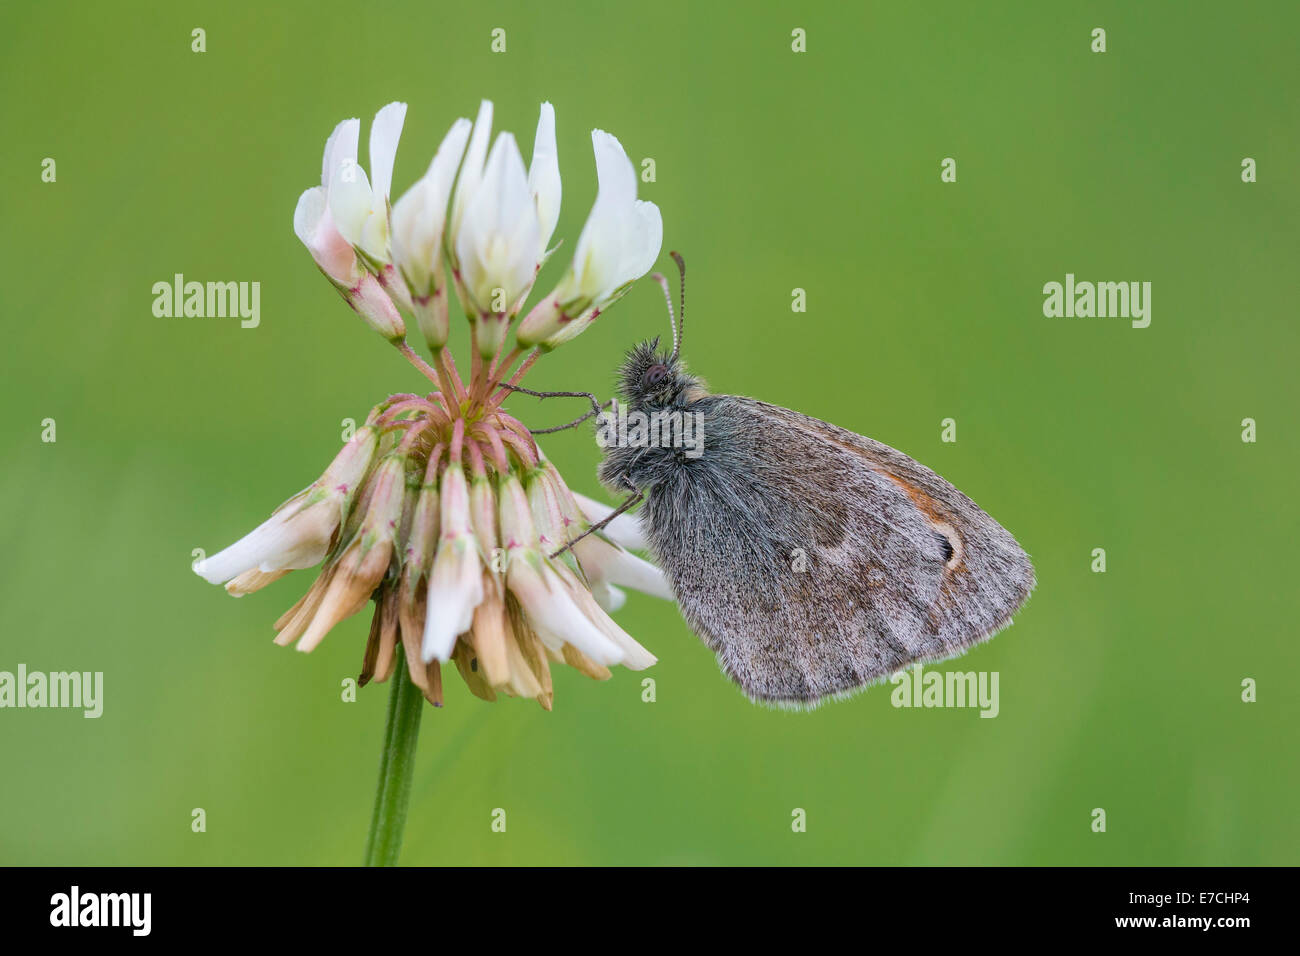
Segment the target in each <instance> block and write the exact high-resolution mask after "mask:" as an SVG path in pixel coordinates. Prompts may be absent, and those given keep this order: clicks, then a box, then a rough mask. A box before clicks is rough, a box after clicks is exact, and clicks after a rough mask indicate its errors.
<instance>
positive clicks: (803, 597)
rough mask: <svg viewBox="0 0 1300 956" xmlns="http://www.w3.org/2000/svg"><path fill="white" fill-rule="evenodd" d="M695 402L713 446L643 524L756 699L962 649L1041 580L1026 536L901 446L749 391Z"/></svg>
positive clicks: (838, 686)
mask: <svg viewBox="0 0 1300 956" xmlns="http://www.w3.org/2000/svg"><path fill="white" fill-rule="evenodd" d="M696 404H697V405H698V406H699V408H700V409H701V410H703V411H704V413H705V416H706V417H705V432H704V435H705V440H704V454H703V455H702V456H701V457H700V458H699V459H697V460H696V461H693V462H687V463H686V466H685V467H683V468H682V469H680V471H679V473H678V474H677V475H675V476H674V477H673V479H672V480H670V481H665V482H663V483H662V484H659V485H656V486H655V487H654V488H653V489H651V491H650V493H649V495H648V498H647V505H646V524H647V528H648V531H649V533H650V539H651V543H652V545H653V546H654V549H655V551H656V552H657V554H658V556H659V559H660V562H661V564H662V565H663V567H664V570H665V572H666V573H667V575H668V577H669V580H670V581H671V583H672V585H673V588H674V591H675V593H676V595H677V598H678V603H679V605H680V606H681V608H682V613H683V615H684V616H685V618H686V620H687V622H688V623H689V624H690V625H691V626H692V628H693V629H694V630H695V631H696V633H698V634H699V635H700V637H701V638H702V639H703V640H704V641H705V642H706V643H707V644H708V645H709V647H711V648H712V649H713V650H714V651H715V652H716V653H717V655H718V659H719V663H720V664H721V666H722V669H723V671H724V672H725V673H726V674H727V675H728V676H729V677H730V678H732V679H733V680H734V681H736V682H737V683H738V684H739V685H740V686H741V688H743V689H744V691H745V692H746V693H747V694H749V696H750V697H752V698H754V699H756V700H761V701H765V702H769V703H777V704H788V705H796V706H797V705H805V704H810V703H814V702H816V701H818V700H820V699H821V698H824V697H827V696H832V695H838V694H845V693H848V692H851V691H853V690H856V689H858V688H861V687H863V686H865V685H867V684H870V683H873V682H875V681H878V680H880V679H882V678H884V677H887V676H889V675H890V674H892V673H894V672H896V671H898V670H900V669H902V668H904V667H906V666H907V665H909V664H911V663H913V662H915V661H934V660H941V659H943V658H947V657H951V656H953V655H956V654H959V653H961V652H962V651H964V650H965V649H966V648H968V647H970V646H971V645H973V644H976V643H978V642H980V641H982V640H985V639H986V638H988V637H990V636H992V635H993V634H994V633H996V632H997V631H998V630H999V629H1000V628H1002V627H1003V626H1005V625H1006V624H1007V623H1008V622H1009V621H1010V619H1011V615H1012V614H1013V613H1015V611H1016V610H1017V609H1018V608H1019V607H1020V606H1021V605H1022V604H1023V603H1024V601H1025V599H1026V597H1028V595H1029V592H1030V591H1031V590H1032V588H1033V586H1034V572H1033V567H1032V566H1031V565H1030V563H1029V559H1028V557H1027V556H1026V555H1025V552H1024V551H1023V550H1022V549H1021V547H1020V546H1019V545H1018V544H1017V543H1016V541H1015V539H1014V538H1013V537H1012V536H1011V535H1010V534H1009V533H1008V532H1007V531H1006V530H1005V529H1004V528H1002V526H1001V525H999V524H998V523H997V522H996V521H994V520H993V519H992V518H990V517H989V516H988V515H987V514H985V513H984V512H983V511H982V510H981V509H980V508H979V506H977V505H976V504H975V503H974V502H973V501H971V500H970V499H969V498H967V497H966V496H965V495H964V494H962V493H961V492H960V491H958V490H957V489H956V488H954V487H953V486H952V485H951V484H949V483H948V482H947V481H945V480H944V479H942V478H940V477H939V476H938V475H936V474H935V473H934V472H932V471H930V470H929V469H928V468H926V467H925V466H924V465H921V464H919V463H918V462H916V461H913V460H912V459H911V458H909V457H907V456H906V455H904V454H902V453H901V452H898V451H895V450H894V449H893V448H890V447H888V446H887V445H882V444H881V443H879V442H876V441H872V440H871V439H870V438H864V437H863V436H861V435H857V434H854V433H853V432H850V431H847V430H845V429H843V428H838V427H836V426H834V425H830V424H827V423H826V422H823V421H819V420H818V419H815V418H810V417H808V416H806V415H801V414H799V413H798V412H794V411H790V410H789V409H785V408H781V407H779V406H776V405H769V404H767V403H764V402H758V401H755V400H753V399H747V398H739V397H735V396H708V397H707V398H703V399H701V400H700V401H699V402H698V403H696Z"/></svg>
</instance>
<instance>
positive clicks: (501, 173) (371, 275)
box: [195, 100, 671, 710]
mask: <svg viewBox="0 0 1300 956" xmlns="http://www.w3.org/2000/svg"><path fill="white" fill-rule="evenodd" d="M492 114H493V109H492V104H491V103H490V102H488V101H486V100H485V101H483V102H482V103H481V105H480V107H479V111H478V116H477V119H476V120H475V122H474V123H473V124H471V123H470V122H469V121H468V120H466V119H460V120H457V121H456V122H454V123H453V124H452V125H451V127H450V128H449V129H448V131H447V134H446V135H445V136H444V137H443V140H442V142H441V144H440V145H439V147H438V150H437V153H436V154H435V156H434V157H433V160H432V162H431V163H430V164H429V166H428V168H427V170H426V171H425V173H424V175H423V176H421V177H420V178H419V179H418V180H417V181H416V183H415V184H414V185H413V186H411V188H410V189H409V190H407V191H406V193H405V194H404V195H403V196H402V197H401V198H400V199H399V200H398V201H397V202H396V204H391V203H390V198H389V197H390V192H391V188H392V175H393V168H394V161H395V154H396V149H397V144H398V141H399V139H400V136H401V132H402V127H403V124H404V121H405V116H406V106H405V104H403V103H390V104H389V105H387V106H385V107H384V108H383V109H381V110H380V111H379V113H378V114H377V115H376V117H375V121H374V123H373V124H372V127H371V131H370V155H369V159H370V170H369V176H368V177H367V175H366V172H365V171H364V170H362V169H361V167H360V166H359V165H358V164H357V144H358V139H359V136H360V123H359V122H358V121H357V120H356V119H349V120H345V121H344V122H342V123H340V124H339V125H338V126H337V127H336V128H335V129H334V132H333V133H332V134H331V136H330V137H329V140H328V141H327V142H326V146H325V152H324V157H323V159H322V170H321V185H320V186H315V187H312V188H311V189H308V190H307V191H306V192H304V193H303V194H302V196H301V198H300V199H299V201H298V206H297V209H296V210H295V215H294V229H295V232H296V233H297V235H298V237H299V238H300V239H301V240H302V242H303V243H304V244H305V245H306V246H307V248H308V250H309V251H310V252H311V255H312V257H313V259H314V260H315V261H316V263H317V265H318V266H319V267H320V269H321V271H322V272H324V273H325V275H326V276H327V277H328V278H329V279H330V281H331V282H332V283H333V284H334V285H335V287H336V288H337V289H338V290H339V291H340V293H342V295H343V297H344V299H345V300H346V301H347V302H348V303H349V305H351V306H352V307H353V309H355V310H356V311H357V312H358V314H360V315H361V316H362V318H364V319H365V320H366V321H367V322H368V323H369V324H370V325H371V326H372V327H374V328H375V329H376V330H377V331H379V332H381V334H383V335H384V336H385V337H386V338H388V339H389V340H390V341H392V342H393V344H394V345H396V346H397V347H398V348H399V349H401V350H402V353H403V355H405V356H406V357H407V359H408V360H409V361H410V362H411V363H412V365H414V366H415V367H416V368H417V369H418V370H419V371H420V372H421V373H422V374H423V375H424V376H426V378H427V379H428V380H429V382H430V384H431V386H432V387H433V389H434V390H433V391H430V392H429V393H428V394H426V395H418V394H413V393H398V394H394V395H391V396H390V397H389V398H388V399H387V400H385V401H383V402H381V403H380V404H378V405H376V406H375V407H374V409H372V410H371V413H370V415H369V416H368V417H367V419H366V424H365V425H364V426H363V427H362V428H361V429H360V430H358V431H357V433H356V435H355V436H353V438H352V439H351V440H350V441H349V442H348V443H347V445H346V446H345V448H344V449H343V450H342V452H340V454H339V455H338V456H337V457H336V459H335V461H334V462H333V463H332V464H331V465H330V467H329V468H328V469H327V470H326V472H325V474H324V475H322V477H321V478H320V479H319V480H318V481H317V482H315V483H314V484H313V485H311V486H310V487H309V488H307V489H306V490H304V491H303V492H300V493H299V494H298V495H295V496H294V497H293V498H291V499H290V500H289V501H288V502H286V503H285V504H284V505H282V506H281V507H280V508H279V509H277V510H276V511H275V513H274V514H272V516H271V518H270V519H268V520H267V521H265V522H263V524H262V525H260V526H259V527H258V528H256V529H254V531H252V532H251V533H250V534H248V535H246V536H245V537H244V538H242V539H240V540H239V541H237V542H236V543H235V544H233V545H231V546H230V547H229V548H226V549H225V550H224V551H221V552H219V553H218V554H215V555H213V556H212V557H211V558H208V559H206V560H204V561H201V562H199V563H198V564H197V565H196V566H195V571H196V572H198V573H199V574H200V575H201V576H203V577H204V578H206V579H207V580H209V581H211V582H213V583H225V584H226V587H227V590H228V591H229V592H230V593H231V594H234V595H241V594H247V593H250V592H252V591H256V590H259V589H260V588H263V587H266V586H267V585H269V584H271V583H272V582H274V581H276V580H279V579H280V578H282V577H284V576H285V575H287V574H288V573H289V572H290V571H292V570H295V569H300V568H305V567H309V566H312V565H315V564H318V563H319V564H321V570H320V574H319V576H318V577H317V579H316V581H315V583H314V584H312V585H311V587H310V588H309V589H308V590H307V592H306V594H304V595H303V596H302V598H301V599H300V600H299V601H298V602H297V603H296V604H295V605H294V606H293V607H291V608H290V609H289V610H288V611H286V612H285V613H284V614H283V615H282V616H281V617H280V619H279V620H278V621H277V622H276V631H277V636H276V642H277V643H278V644H281V645H290V644H295V643H296V646H297V647H298V649H299V650H302V651H310V650H312V649H313V648H315V647H316V646H317V645H318V644H319V643H320V641H321V640H322V639H323V638H324V636H325V634H326V633H327V632H329V631H330V630H331V629H332V628H333V627H334V626H335V625H337V624H338V623H339V622H341V621H343V620H344V619H346V618H347V617H349V616H351V615H353V614H355V613H357V612H358V611H360V610H361V609H362V608H364V607H366V606H367V604H369V603H370V602H371V601H373V602H374V616H373V618H372V621H371V627H370V635H369V639H368V641H367V644H366V651H365V656H364V659H363V664H362V670H361V676H360V679H359V682H360V683H362V684H364V683H366V682H367V681H369V680H372V679H374V680H379V681H383V680H386V679H388V678H389V677H390V676H391V675H392V674H393V673H394V671H395V670H396V668H397V666H398V664H397V662H398V658H399V646H400V649H401V655H400V656H401V657H404V658H405V661H406V666H407V671H408V672H409V675H410V680H411V682H412V683H413V684H415V685H416V686H417V687H418V688H419V689H420V691H421V692H422V693H423V695H424V697H425V698H426V699H428V700H429V701H431V702H432V703H434V704H436V705H441V703H442V700H443V686H442V678H443V674H444V669H445V667H446V665H448V664H449V663H451V664H454V665H455V667H456V669H457V671H458V672H459V673H460V674H461V676H462V678H463V679H464V681H465V683H466V685H467V686H468V687H469V689H470V690H471V691H472V692H473V693H474V694H476V695H477V696H479V697H481V698H483V699H485V700H495V699H496V698H497V697H498V696H500V695H505V696H514V697H530V698H533V699H535V700H537V701H538V703H540V704H541V705H542V706H543V707H545V708H546V709H548V710H549V709H550V708H551V706H552V703H553V698H554V686H553V683H552V679H551V671H550V667H551V665H552V664H553V663H564V664H567V665H568V666H571V667H573V668H574V669H576V670H578V671H579V672H581V673H583V674H585V675H587V676H589V677H592V678H594V679H606V678H608V677H610V676H611V673H610V670H609V668H610V667H611V666H613V665H615V664H621V665H622V666H624V667H627V668H630V669H641V668H644V667H648V666H650V665H651V664H653V663H654V662H655V658H654V657H653V655H651V654H650V653H649V652H648V651H647V650H646V649H645V648H644V647H642V646H641V645H640V644H639V643H638V642H637V641H635V640H634V639H633V638H632V637H631V636H630V635H628V634H627V633H626V632H625V631H624V630H623V629H622V628H620V627H619V626H618V625H617V624H616V623H615V622H614V620H613V619H612V618H611V617H610V616H609V613H608V611H609V610H611V609H614V608H617V607H618V606H620V605H621V604H622V603H623V601H624V600H625V595H624V593H623V591H622V590H621V589H622V588H624V587H626V588H632V589H635V590H639V591H643V592H645V593H648V594H652V595H656V596H659V597H668V598H671V591H670V589H669V588H668V586H667V583H666V581H665V579H664V577H663V575H662V574H661V573H660V571H659V570H658V569H657V568H656V567H655V566H654V565H653V564H652V563H650V562H649V561H647V560H645V559H644V558H642V557H639V556H638V555H635V554H633V553H631V550H633V549H635V550H644V548H645V541H644V539H643V538H641V537H640V535H639V531H638V530H637V528H636V525H635V520H634V519H632V518H631V517H629V516H623V517H621V518H619V519H617V520H615V521H613V522H612V523H610V524H609V525H608V526H607V527H605V528H604V529H603V530H601V531H598V532H595V533H589V532H590V531H591V528H592V523H593V522H595V521H597V520H600V518H601V517H603V514H608V509H605V510H604V512H603V514H602V511H601V509H602V508H604V506H602V505H599V504H597V503H595V502H593V501H591V500H590V499H586V498H582V497H581V496H575V495H574V494H573V492H572V491H570V490H569V488H568V486H567V485H566V484H565V482H564V480H563V478H561V476H560V474H559V472H558V471H557V470H556V469H555V467H554V466H553V465H552V464H551V463H550V462H548V461H546V460H545V459H544V458H543V457H542V455H541V452H540V451H539V450H538V448H537V445H536V442H535V441H534V440H533V437H532V435H531V433H530V432H529V431H528V429H527V428H526V427H524V426H523V425H522V424H520V423H519V422H518V421H517V420H515V419H514V418H512V417H511V416H510V415H509V414H508V413H507V412H506V411H505V409H504V408H503V407H502V406H503V403H504V402H505V400H506V399H507V397H508V396H509V394H510V390H509V389H508V388H507V387H505V386H506V385H515V384H517V383H518V382H519V380H520V379H521V378H522V376H523V374H524V373H525V372H526V371H527V369H528V367H529V366H531V364H532V361H534V360H535V359H536V358H537V357H538V355H539V354H540V353H541V352H542V351H545V350H547V349H549V348H551V347H553V346H554V345H555V344H558V343H559V342H560V341H565V340H567V339H568V338H571V337H572V336H573V335H576V334H577V333H578V332H580V331H581V330H582V329H583V328H585V327H586V326H587V325H588V324H590V322H591V320H592V319H593V318H594V317H595V315H596V314H598V313H599V312H600V310H602V309H604V308H607V307H608V306H609V305H610V304H611V303H612V302H613V301H615V300H616V299H617V298H618V297H619V296H621V295H622V294H623V293H624V292H625V291H626V290H627V287H628V285H629V283H631V282H632V281H634V280H635V279H636V278H638V277H639V276H641V275H643V274H644V273H645V272H646V271H647V270H648V269H649V268H650V266H651V264H652V263H653V261H654V259H655V257H656V256H657V255H658V252H659V247H660V242H661V239H662V224H661V221H660V218H659V212H658V209H657V208H655V206H654V205H653V204H651V203H645V202H639V201H638V200H637V199H636V174H635V171H634V170H633V168H632V164H631V162H630V161H629V160H628V158H627V155H626V154H625V153H624V152H623V149H622V147H621V146H620V145H619V143H618V140H616V139H614V137H612V136H610V135H609V134H607V133H603V132H601V131H599V130H597V131H595V132H594V133H593V134H592V142H593V146H594V147H595V152H596V167H597V177H598V180H599V188H598V191H597V197H596V201H595V204H594V205H593V207H592V210H591V214H590V215H589V217H588V219H587V223H586V226H585V227H584V229H583V231H582V234H581V236H580V238H579V240H578V242H577V245H576V248H575V251H574V256H573V261H572V263H571V264H570V265H569V266H568V269H567V271H566V272H565V273H564V275H563V277H562V278H561V280H560V282H559V284H558V285H557V286H556V289H555V291H553V293H552V294H551V295H550V296H548V297H547V299H546V301H545V302H543V303H542V304H541V305H540V306H538V308H537V309H534V312H533V314H530V316H529V317H528V319H527V320H525V322H524V323H523V326H526V327H527V328H528V330H529V331H527V332H525V329H524V328H523V327H521V329H520V334H519V337H518V343H519V345H520V346H521V347H524V346H528V345H537V346H540V348H539V349H538V350H537V351H534V352H533V354H532V355H531V356H529V357H527V358H524V357H523V353H522V351H521V349H514V350H508V349H507V348H506V340H507V337H508V331H509V328H510V325H511V323H512V322H513V320H514V319H515V318H516V317H517V315H518V313H519V311H520V310H521V308H522V307H523V304H524V301H525V300H526V299H527V297H528V295H529V293H530V291H531V289H532V286H533V284H534V283H535V282H536V279H537V275H538V273H539V270H540V269H541V267H542V264H543V263H544V262H545V260H546V257H547V255H548V254H549V253H548V246H549V245H550V243H551V241H552V238H553V235H554V232H555V228H556V224H557V222H558V220H559V213H560V203H561V195H562V186H561V178H560V168H559V158H558V152H557V149H556V135H555V111H554V109H553V108H552V107H551V104H549V103H543V104H542V105H541V109H540V111H539V116H538V122H537V130H536V134H535V136H534V141H533V152H532V159H531V161H530V163H529V166H528V168H527V169H525V167H524V161H523V157H522V155H521V153H520V150H519V147H518V146H517V145H516V142H515V138H514V136H513V135H511V134H510V133H509V132H500V133H497V134H496V135H495V137H494V136H493V131H492ZM448 273H450V277H449V276H448ZM448 278H450V281H448ZM449 286H450V287H452V288H455V289H456V293H457V296H458V298H459V299H460V301H461V305H462V307H463V308H464V310H465V312H466V315H467V316H468V317H469V319H470V322H471V323H472V328H473V335H474V337H475V338H476V340H477V345H478V352H477V354H476V356H475V357H474V359H473V361H472V364H471V366H470V370H469V375H468V376H467V378H468V380H466V379H462V377H461V374H460V371H459V370H458V368H457V366H456V363H455V362H454V361H453V359H452V357H451V355H450V350H449V349H448V348H447V347H446V346H447V341H448V334H449V327H448V326H449V323H448V300H449V294H448V288H449ZM398 306H401V307H402V308H404V309H407V310H409V311H410V312H411V313H413V314H414V315H415V317H416V320H417V323H418V325H419V327H420V330H421V332H422V333H423V336H424V338H425V341H426V343H427V344H428V345H429V348H430V351H431V353H432V355H433V361H434V364H433V365H430V364H428V363H426V362H424V361H423V360H422V359H420V358H419V357H418V356H416V355H415V353H414V351H413V350H412V349H411V348H410V346H409V345H407V343H406V340H405V335H406V329H405V323H404V322H403V320H402V317H401V315H400V313H399V312H398ZM515 363H519V364H518V367H517V368H516V367H515ZM512 373H513V374H512ZM400 686H403V687H404V686H405V685H400Z"/></svg>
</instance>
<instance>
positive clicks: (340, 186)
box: [329, 163, 373, 246]
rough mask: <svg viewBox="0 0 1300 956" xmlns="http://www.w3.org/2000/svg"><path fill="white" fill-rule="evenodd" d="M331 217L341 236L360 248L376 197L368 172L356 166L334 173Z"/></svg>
mask: <svg viewBox="0 0 1300 956" xmlns="http://www.w3.org/2000/svg"><path fill="white" fill-rule="evenodd" d="M329 201H330V215H332V216H333V217H334V224H335V225H336V226H337V227H338V230H339V233H340V234H341V235H342V236H343V238H344V239H346V240H347V241H348V242H350V243H352V244H353V245H354V246H359V245H361V240H362V238H363V236H364V230H365V225H366V219H367V218H369V216H370V211H371V208H372V206H373V197H372V194H371V191H370V181H369V180H368V179H366V171H365V170H364V169H362V168H361V167H360V166H359V165H357V164H356V163H345V164H343V165H342V166H340V167H339V168H338V169H336V170H335V171H334V175H333V176H332V177H331V178H330V186H329Z"/></svg>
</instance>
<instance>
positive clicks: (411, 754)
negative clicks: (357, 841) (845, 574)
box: [366, 652, 424, 866]
mask: <svg viewBox="0 0 1300 956" xmlns="http://www.w3.org/2000/svg"><path fill="white" fill-rule="evenodd" d="M390 679H391V680H392V682H393V690H392V693H391V694H389V695H388V723H387V725H386V726H385V727H384V751H383V753H382V754H381V755H380V759H379V787H378V788H377V789H376V791H375V810H374V814H373V815H372V816H371V818H370V837H369V838H368V839H367V840H366V866H396V865H397V857H398V855H399V854H400V853H401V852H402V831H403V830H405V829H406V806H407V803H409V802H410V798H411V775H412V773H413V771H414V769H415V744H416V741H418V740H419V739H420V716H421V714H423V713H424V695H423V694H421V693H420V688H418V687H416V686H415V685H414V684H413V683H411V677H410V675H409V674H408V673H407V671H406V663H405V661H403V660H402V658H401V656H400V652H399V657H398V659H397V661H396V662H394V665H393V676H392V677H391V678H390Z"/></svg>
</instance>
